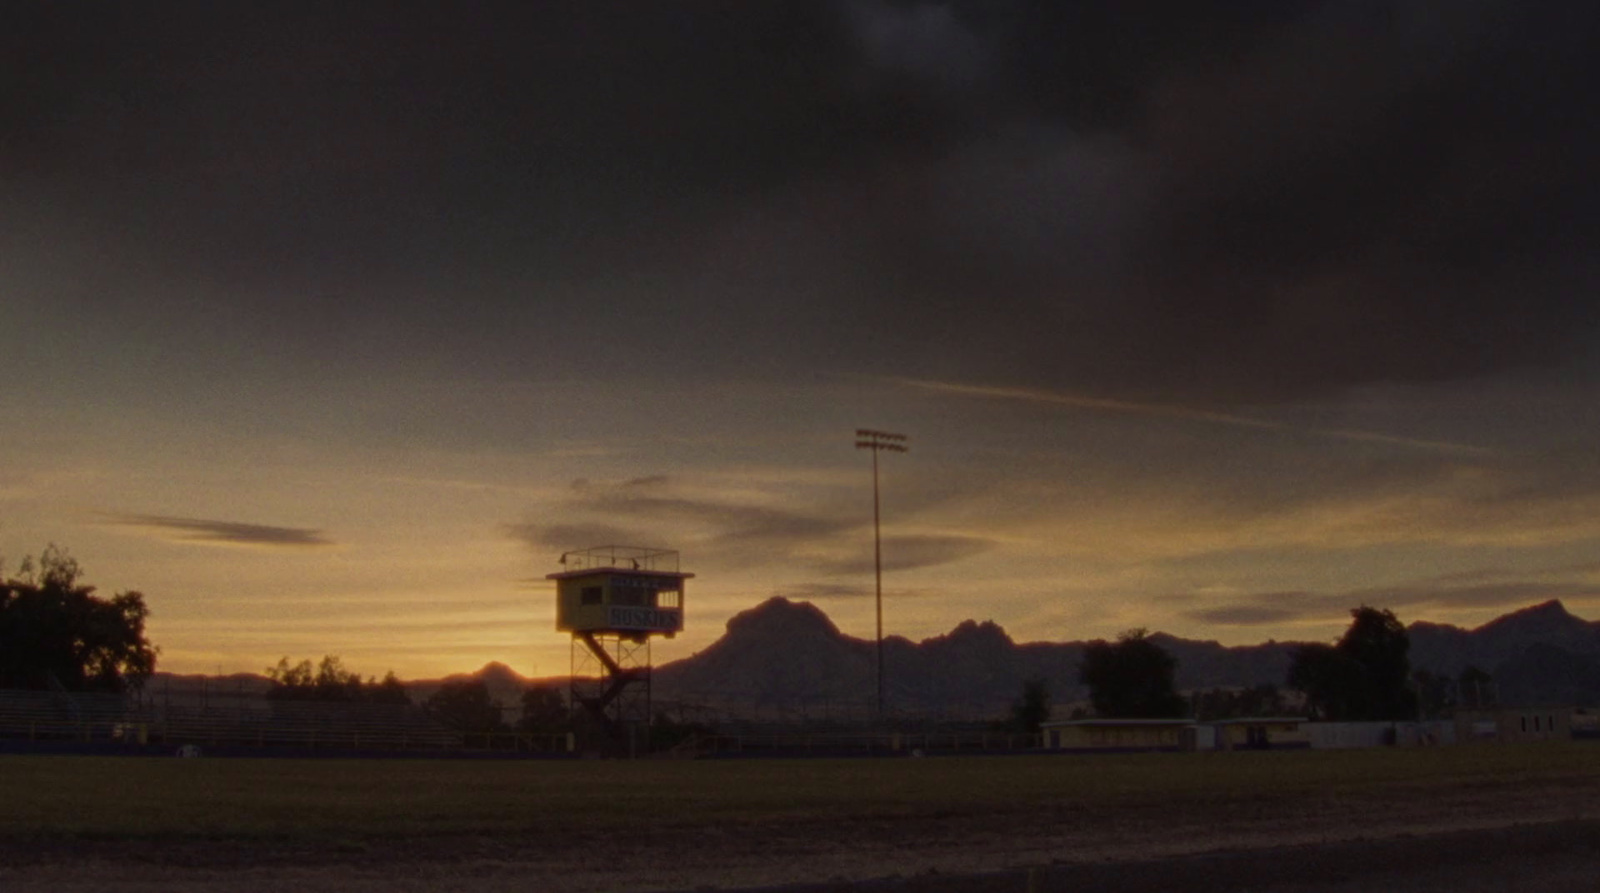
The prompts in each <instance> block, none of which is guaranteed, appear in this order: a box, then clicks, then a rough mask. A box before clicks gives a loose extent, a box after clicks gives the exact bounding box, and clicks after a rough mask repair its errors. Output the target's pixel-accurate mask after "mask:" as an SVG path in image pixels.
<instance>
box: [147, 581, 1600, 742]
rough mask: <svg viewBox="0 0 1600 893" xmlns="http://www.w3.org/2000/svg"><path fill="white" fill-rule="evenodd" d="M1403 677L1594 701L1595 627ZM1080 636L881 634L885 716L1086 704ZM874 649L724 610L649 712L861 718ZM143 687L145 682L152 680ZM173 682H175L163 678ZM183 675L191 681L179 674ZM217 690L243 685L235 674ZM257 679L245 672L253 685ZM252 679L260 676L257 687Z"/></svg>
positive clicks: (1197, 652)
mask: <svg viewBox="0 0 1600 893" xmlns="http://www.w3.org/2000/svg"><path fill="white" fill-rule="evenodd" d="M1407 630H1408V632H1409V634H1410V637H1411V664H1412V667H1413V669H1418V670H1426V671H1428V672H1430V673H1434V674H1436V675H1446V676H1450V677H1452V678H1453V677H1456V676H1458V675H1459V674H1460V673H1461V671H1462V670H1463V669H1465V668H1466V667H1468V666H1476V667H1478V668H1480V669H1483V670H1487V671H1488V672H1489V673H1490V674H1492V675H1493V677H1494V680H1495V685H1496V691H1497V695H1498V698H1499V700H1500V702H1501V703H1503V704H1508V705H1509V704H1538V705H1544V704H1570V705H1581V706H1597V705H1600V623H1595V622H1592V621H1588V620H1584V619H1582V618H1580V617H1576V616H1574V615H1573V614H1572V613H1571V612H1569V611H1568V610H1567V609H1566V606H1565V605H1563V604H1562V603H1561V602H1560V601H1558V600H1552V601H1547V602H1544V603H1541V604H1537V605H1532V606H1530V607H1526V608H1522V609H1520V610H1517V611H1513V612H1511V613H1509V614H1505V615H1503V616H1501V617H1498V618H1496V619H1495V620H1492V621H1490V622H1488V623H1485V624H1483V625H1482V626H1479V627H1477V628H1475V629H1463V628H1461V627H1457V626H1451V625H1449V624H1440V623H1430V622H1427V621H1418V622H1415V623H1412V624H1411V625H1410V626H1408V627H1407ZM1150 639H1151V640H1152V641H1154V642H1155V643H1156V644H1158V645H1160V646H1161V647H1162V648H1164V649H1166V650H1167V651H1168V652H1169V653H1171V654H1172V655H1173V656H1174V657H1175V658H1177V660H1178V672H1177V685H1178V688H1179V689H1183V690H1191V689H1210V688H1219V687H1228V688H1233V687H1245V686H1254V685H1263V684H1270V685H1277V686H1280V687H1282V686H1283V684H1284V679H1285V676H1286V675H1287V673H1288V668H1289V661H1290V659H1291V654H1292V652H1293V650H1294V648H1295V647H1296V646H1297V645H1299V644H1301V643H1298V642H1276V641H1269V642H1265V643H1263V644H1259V645H1243V646H1231V647H1230V646H1224V645H1221V644H1219V643H1217V642H1214V641H1201V640H1194V639H1184V638H1179V637H1177V636H1172V635H1168V634H1166V633H1159V632H1158V633H1154V634H1152V635H1151V636H1150ZM1087 644H1088V643H1087V642H1082V641H1075V642H1021V643H1019V642H1017V641H1015V640H1013V639H1012V638H1011V636H1010V635H1009V634H1008V633H1007V632H1006V631H1005V629H1003V628H1002V627H1001V626H999V625H998V624H996V623H994V622H992V621H987V620H986V621H981V622H980V621H974V620H964V621H962V622H961V623H959V624H957V625H956V627H955V628H954V629H952V630H950V631H949V632H948V633H945V634H943V635H940V636H934V637H931V638H927V639H923V640H922V641H920V642H913V641H911V640H910V639H907V638H905V637H903V636H887V637H886V638H885V639H884V678H885V699H886V702H887V704H888V705H889V708H890V709H891V710H893V711H896V712H902V713H906V712H909V713H916V714H921V715H931V716H939V717H945V718H952V719H985V718H996V717H999V716H1002V715H1004V714H1005V713H1006V711H1007V709H1008V707H1009V705H1010V704H1011V702H1012V701H1013V700H1014V699H1016V697H1017V696H1018V694H1019V693H1020V691H1021V688H1022V684H1023V682H1024V681H1025V680H1027V679H1031V678H1042V679H1044V680H1045V681H1046V683H1047V684H1048V685H1049V688H1050V692H1051V695H1052V698H1053V700H1054V701H1055V702H1056V703H1057V704H1066V703H1070V702H1073V701H1076V700H1080V699H1083V698H1085V697H1086V696H1087V691H1086V690H1085V689H1084V687H1083V686H1082V684H1081V683H1079V681H1078V664H1079V661H1081V659H1082V656H1083V650H1084V648H1085V646H1086V645H1087ZM875 666H876V657H875V649H874V646H873V642H872V641H871V640H870V639H860V638H856V637H854V636H849V635H846V634H844V633H843V632H841V631H840V630H839V628H838V626H837V625H835V624H834V622H833V621H832V619H830V618H829V617H828V615H827V614H825V613H824V612H823V611H822V610H821V609H820V608H818V607H817V606H816V605H814V604H811V603H810V602H803V601H790V600H789V599H786V598H781V597H773V598H770V599H768V600H766V601H764V602H762V603H761V604H759V605H756V606H755V607H752V608H749V609H747V610H745V611H741V612H740V613H738V614H736V615H734V616H733V617H732V618H730V619H729V620H728V622H727V629H726V631H725V632H724V634H723V635H722V637H721V638H719V639H717V640H716V641H715V642H713V643H711V644H710V645H708V646H706V647H705V648H704V649H702V650H700V651H699V652H697V653H695V654H693V655H692V656H690V657H686V658H682V659H680V660H675V661H671V662H668V663H664V664H661V665H659V666H657V667H656V668H655V670H654V676H653V696H654V698H655V700H656V701H657V702H658V703H660V704H661V705H662V706H663V707H668V708H670V707H672V706H678V705H687V706H690V707H702V708H705V709H707V710H710V711H713V712H716V713H726V714H732V715H744V716H748V715H754V716H758V717H766V718H771V719H786V718H787V719H796V718H809V719H817V718H827V717H837V718H840V719H845V718H850V717H852V716H861V715H864V714H865V712H866V711H867V709H868V708H869V707H870V705H871V702H872V700H873V692H874V690H875V688H874V681H873V678H874V677H873V672H874V668H875ZM164 675H166V674H161V673H158V674H157V677H158V678H157V679H156V680H153V683H152V684H154V685H157V686H159V685H160V684H161V683H160V678H159V677H161V676H164ZM173 678H178V677H173ZM190 678H193V677H190ZM227 678H228V679H229V680H233V681H231V682H229V683H228V685H230V686H240V687H243V686H246V685H247V684H248V685H249V686H250V687H255V686H256V685H257V683H256V682H254V681H250V682H248V683H247V682H246V680H252V677H251V676H250V675H249V674H236V675H234V676H230V677H227ZM254 678H259V677H254ZM460 679H480V680H482V681H483V682H484V683H485V684H487V685H488V687H489V690H490V692H491V694H492V695H494V696H495V697H496V698H498V699H499V700H500V701H501V702H502V703H505V704H507V705H515V704H516V703H517V702H518V698H519V697H520V694H521V692H522V691H523V690H524V689H525V688H526V687H528V686H529V685H531V684H534V683H536V682H537V683H539V684H546V685H562V684H564V683H565V679H564V678H550V679H542V680H534V679H529V678H527V677H524V676H521V675H520V674H518V673H517V672H516V671H514V670H513V669H511V668H510V667H508V666H506V665H505V664H503V663H500V662H491V663H488V664H485V665H484V666H483V667H481V668H479V669H478V670H476V671H474V672H472V673H462V674H456V675H453V676H448V677H445V678H444V679H435V680H414V681H409V682H407V683H406V685H407V688H408V689H409V690H410V691H411V692H412V694H413V696H414V697H417V698H422V697H426V696H427V695H428V694H430V693H431V692H433V691H435V690H437V688H438V687H439V685H440V684H442V683H443V682H446V681H452V680H460ZM265 682H266V680H264V679H260V681H259V684H261V685H262V686H263V687H264V684H265Z"/></svg>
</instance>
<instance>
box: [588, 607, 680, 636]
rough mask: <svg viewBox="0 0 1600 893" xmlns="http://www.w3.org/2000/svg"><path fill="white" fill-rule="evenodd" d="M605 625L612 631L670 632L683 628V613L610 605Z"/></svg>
mask: <svg viewBox="0 0 1600 893" xmlns="http://www.w3.org/2000/svg"><path fill="white" fill-rule="evenodd" d="M606 625H607V626H609V627H611V628H612V629H659V630H667V631H669V632H670V631H675V630H679V629H682V628H683V613H682V612H681V611H666V610H662V609H660V608H630V607H626V606H622V605H612V606H610V607H609V608H607V609H606Z"/></svg>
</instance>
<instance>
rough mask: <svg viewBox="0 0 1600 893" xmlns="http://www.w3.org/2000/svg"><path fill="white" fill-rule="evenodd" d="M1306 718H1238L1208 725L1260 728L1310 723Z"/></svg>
mask: <svg viewBox="0 0 1600 893" xmlns="http://www.w3.org/2000/svg"><path fill="white" fill-rule="evenodd" d="M1310 721H1311V720H1310V719H1308V718H1307V717H1304V716H1236V717H1233V718H1232V719H1212V720H1207V721H1206V725H1212V726H1259V725H1264V724H1268V723H1278V722H1310Z"/></svg>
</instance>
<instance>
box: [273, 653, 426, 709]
mask: <svg viewBox="0 0 1600 893" xmlns="http://www.w3.org/2000/svg"><path fill="white" fill-rule="evenodd" d="M267 678H268V679H271V680H272V688H270V689H268V691H267V698H268V699H270V700H274V701H322V702H340V701H343V702H358V701H360V702H367V703H377V704H409V703H411V696H410V695H409V694H407V693H406V688H405V683H403V682H401V681H400V680H399V678H397V677H396V676H395V675H394V671H392V670H391V671H390V672H389V673H388V674H387V675H386V676H384V677H383V681H382V682H379V681H377V680H376V679H368V680H366V681H365V682H363V681H362V680H361V674H360V673H357V672H354V671H352V670H349V669H346V667H345V665H344V661H342V660H340V659H339V656H338V655H336V654H328V655H324V656H323V658H322V660H321V662H319V663H318V664H317V665H316V666H315V667H313V666H312V665H311V661H309V660H303V661H301V662H299V663H297V664H290V663H289V658H287V657H282V658H279V659H278V665H277V666H275V667H268V668H267Z"/></svg>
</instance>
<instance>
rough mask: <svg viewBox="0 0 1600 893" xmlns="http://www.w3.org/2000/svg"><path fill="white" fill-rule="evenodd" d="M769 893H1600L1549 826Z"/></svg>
mask: <svg viewBox="0 0 1600 893" xmlns="http://www.w3.org/2000/svg"><path fill="white" fill-rule="evenodd" d="M766 890H767V891H769V893H777V891H781V893H993V891H1016V893H1057V891H1059V893H1067V891H1074V893H1088V891H1092V893H1156V891H1168V890H1182V891H1193V893H1224V891H1226V893H1243V891H1252V893H1357V891H1361V893H1366V891H1404V893H1479V891H1482V893H1490V891H1494V893H1503V891H1519V890H1527V891H1533V890H1540V891H1554V890H1563V891H1566V890H1572V891H1578V890H1600V822H1593V821H1573V822H1553V823H1548V824H1541V825H1518V826H1514V827H1510V828H1495V829H1489V830H1481V831H1464V832H1455V833H1448V834H1432V835H1424V836H1420V837H1419V836H1407V837H1400V838H1394V839H1388V840H1359V841H1348V842H1342V843H1336V844H1314V845H1307V846H1291V847H1271V848H1267V849H1262V850H1230V851H1223V852H1215V853H1205V854H1202V855H1195V856H1180V857H1174V858H1169V859H1155V860H1145V861H1127V862H1097V863H1090V864H1076V865H1051V866H1041V867H1035V868H1031V869H1014V870H1010V871H1003V872H988V873H980V874H969V875H958V876H939V875H922V876H918V877H910V878H888V879H882V880H877V881H868V882H858V883H853V884H849V883H835V884H800V885H790V886H784V887H778V888H772V887H769V888H766Z"/></svg>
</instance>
